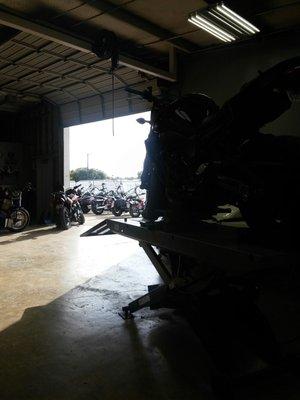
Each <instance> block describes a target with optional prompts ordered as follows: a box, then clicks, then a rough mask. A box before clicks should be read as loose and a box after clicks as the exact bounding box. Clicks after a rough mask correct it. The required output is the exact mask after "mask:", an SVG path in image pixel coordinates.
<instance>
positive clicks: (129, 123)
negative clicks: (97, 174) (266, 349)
mask: <svg viewBox="0 0 300 400" xmlns="http://www.w3.org/2000/svg"><path fill="white" fill-rule="evenodd" d="M141 117H143V118H145V119H146V120H149V119H150V113H149V112H146V113H141V114H134V115H128V116H126V117H120V118H115V135H114V136H113V134H112V120H105V121H99V122H92V123H90V124H83V125H76V126H72V127H70V131H69V132H70V170H72V169H76V168H80V167H87V158H89V168H97V169H101V170H102V171H103V172H105V173H106V174H107V175H109V176H114V177H117V176H118V177H121V178H125V177H136V176H137V173H138V172H139V171H142V169H143V162H144V158H145V153H146V151H145V144H144V141H145V139H146V138H147V136H148V133H149V128H150V125H149V124H144V125H141V124H138V123H137V122H136V119H137V118H141ZM87 154H89V156H88V157H87Z"/></svg>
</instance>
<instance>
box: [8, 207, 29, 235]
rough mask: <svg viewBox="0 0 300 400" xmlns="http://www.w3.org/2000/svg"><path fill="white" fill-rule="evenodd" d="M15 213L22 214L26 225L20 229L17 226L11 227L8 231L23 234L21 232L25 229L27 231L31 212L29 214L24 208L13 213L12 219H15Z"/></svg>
mask: <svg viewBox="0 0 300 400" xmlns="http://www.w3.org/2000/svg"><path fill="white" fill-rule="evenodd" d="M15 213H21V214H22V216H23V219H24V223H23V224H22V225H21V226H20V227H18V226H17V225H13V226H10V227H9V228H8V229H9V230H10V231H11V232H21V231H22V230H23V229H25V228H26V226H27V225H28V224H29V221H30V215H29V212H28V211H27V210H26V209H25V208H23V207H21V208H19V209H17V210H15V211H13V212H12V213H11V217H12V218H13V215H14V214H15ZM13 219H14V218H13Z"/></svg>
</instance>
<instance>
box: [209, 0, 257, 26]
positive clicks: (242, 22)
mask: <svg viewBox="0 0 300 400" xmlns="http://www.w3.org/2000/svg"><path fill="white" fill-rule="evenodd" d="M216 8H217V10H218V11H219V12H221V13H222V14H224V15H226V16H227V17H228V18H230V19H231V20H232V21H234V22H236V23H237V24H238V25H240V26H241V27H243V28H245V29H247V30H248V31H249V32H250V33H253V34H255V33H258V32H259V29H258V28H257V27H256V26H254V25H253V24H251V23H250V22H249V21H247V20H246V19H245V18H243V17H241V16H240V15H238V14H237V13H235V12H234V11H232V10H230V8H228V7H226V6H225V5H224V4H223V3H222V4H221V5H217V7H216Z"/></svg>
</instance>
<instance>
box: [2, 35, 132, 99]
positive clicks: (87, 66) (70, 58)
mask: <svg viewBox="0 0 300 400" xmlns="http://www.w3.org/2000/svg"><path fill="white" fill-rule="evenodd" d="M12 43H14V44H15V45H18V46H21V47H23V48H26V49H28V50H31V52H29V53H26V54H24V55H22V56H20V57H18V58H17V59H8V58H7V57H3V56H0V61H2V62H3V63H4V64H5V65H3V66H1V67H0V71H2V72H1V75H2V76H4V77H7V78H9V79H10V81H9V82H5V83H4V84H2V85H0V90H2V91H3V90H4V89H5V90H10V88H8V87H7V86H8V85H9V84H11V83H13V82H25V83H31V84H32V86H31V87H29V88H27V89H26V92H28V91H30V90H32V89H34V88H36V87H40V88H49V89H51V90H50V91H47V92H46V93H43V94H42V95H41V98H45V99H47V96H49V95H50V94H53V93H55V92H61V93H65V94H66V95H68V96H69V97H71V98H72V99H73V101H80V100H81V98H79V97H77V96H76V95H75V94H74V93H71V92H70V91H69V90H68V89H70V88H72V87H74V85H77V84H83V85H86V86H87V87H89V88H90V89H91V90H92V91H93V93H95V94H97V95H99V97H100V98H101V103H102V104H104V99H103V93H102V91H101V90H100V89H99V88H97V87H96V85H95V84H93V83H92V82H91V80H93V79H95V78H99V76H104V75H106V74H108V73H109V69H108V68H105V67H103V66H99V65H96V64H97V63H99V60H95V61H93V62H91V63H87V62H84V61H82V60H79V59H77V58H74V56H76V55H80V54H81V53H80V52H79V51H75V52H72V53H71V54H69V55H63V54H60V53H58V52H55V51H53V50H49V49H47V46H48V45H49V44H50V43H51V42H50V43H49V42H48V43H47V44H44V45H42V46H40V47H36V46H34V45H32V44H29V43H26V42H24V41H22V40H18V39H14V40H12ZM34 54H37V55H38V54H46V55H50V56H52V57H55V58H56V60H54V61H52V62H50V63H48V64H47V65H45V66H43V67H42V68H40V67H35V66H33V65H31V64H28V63H26V62H23V61H22V60H23V59H25V58H27V57H30V56H31V55H34ZM59 62H63V63H72V64H75V65H78V66H79V68H77V69H75V70H74V69H73V70H72V71H70V72H67V73H59V72H55V71H54V70H53V69H51V70H49V69H48V68H49V67H53V66H54V65H55V64H57V63H59ZM10 65H11V66H19V67H23V68H24V69H27V70H30V71H31V72H29V73H25V74H22V75H21V76H15V75H13V74H9V73H7V72H3V70H4V69H5V68H6V67H7V66H10ZM123 68H124V67H123ZM90 70H92V71H95V72H96V74H95V75H93V76H91V77H89V78H86V79H82V78H79V77H78V76H75V75H74V74H75V73H77V74H78V73H81V72H83V71H90ZM99 72H101V74H100V75H99ZM33 73H38V74H39V75H41V74H42V75H48V76H52V78H51V79H47V80H45V81H43V82H38V81H35V80H34V79H33V78H32V79H31V78H29V76H30V75H31V74H33ZM115 78H116V79H117V80H118V81H119V82H120V83H121V84H122V86H123V88H124V87H127V86H132V85H130V84H129V85H128V84H127V83H126V81H125V80H124V79H123V78H122V77H121V75H120V74H118V73H116V74H115ZM57 79H60V80H61V81H64V82H65V81H71V82H72V83H70V84H68V85H64V86H57V85H55V84H53V83H52V82H53V81H57ZM119 89H120V88H119ZM108 92H109V91H108ZM18 93H19V94H22V93H24V91H18ZM105 93H107V91H106V92H105ZM92 97H94V96H92ZM128 101H129V102H130V101H131V99H130V98H129V97H128ZM68 102H69V101H68ZM68 102H63V104H65V103H68ZM59 104H60V103H59Z"/></svg>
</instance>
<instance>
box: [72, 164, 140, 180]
mask: <svg viewBox="0 0 300 400" xmlns="http://www.w3.org/2000/svg"><path fill="white" fill-rule="evenodd" d="M141 174H142V173H141V172H138V173H137V178H139V179H140V177H141ZM109 178H110V177H109V176H108V175H107V174H106V173H105V172H103V171H101V169H96V168H89V169H88V168H84V167H82V168H76V169H72V170H71V171H70V179H71V181H75V182H78V181H86V180H94V179H109ZM115 178H118V177H115ZM127 179H136V178H135V177H129V178H127Z"/></svg>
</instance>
